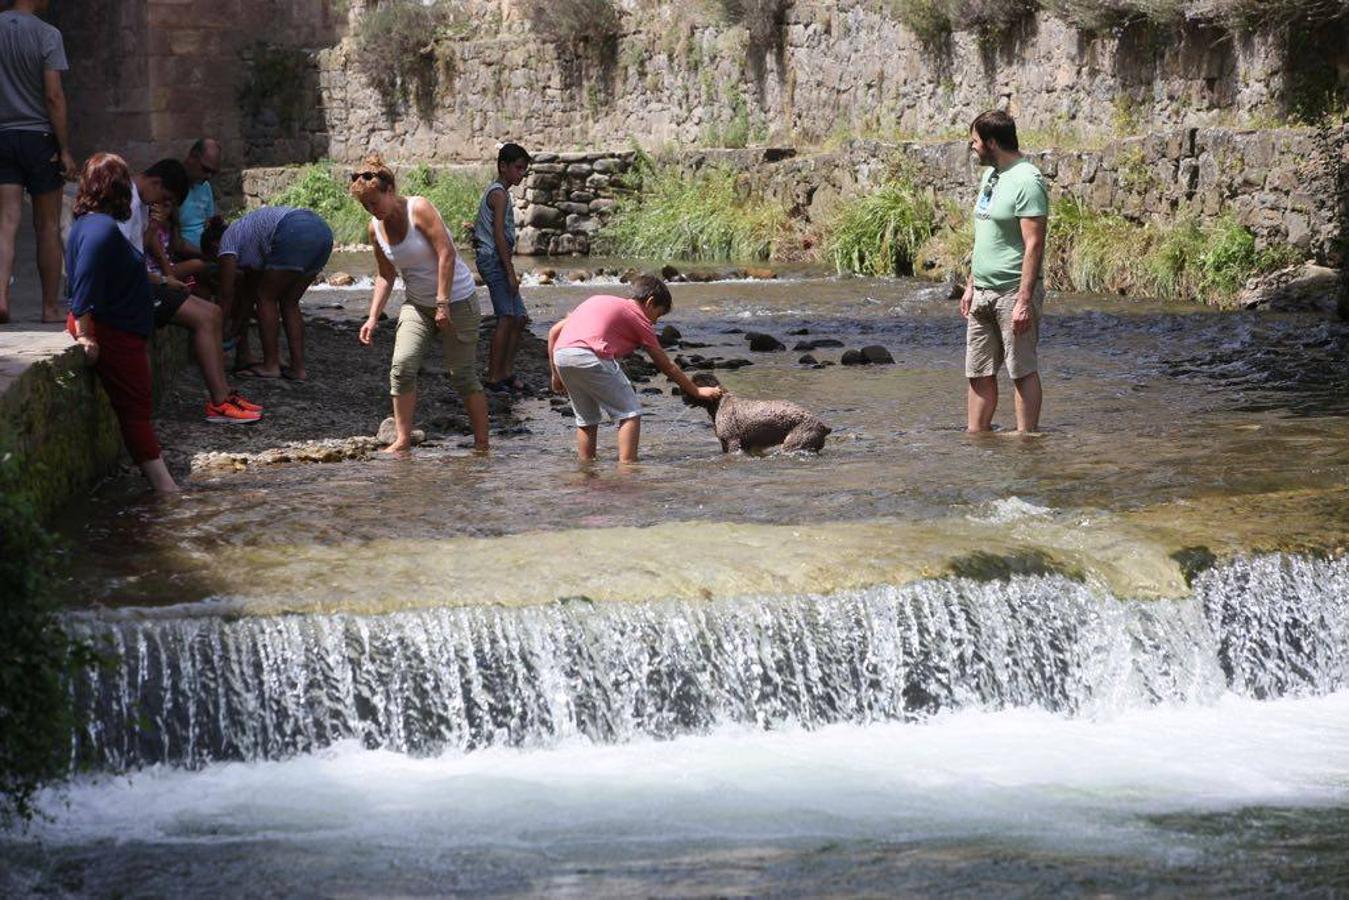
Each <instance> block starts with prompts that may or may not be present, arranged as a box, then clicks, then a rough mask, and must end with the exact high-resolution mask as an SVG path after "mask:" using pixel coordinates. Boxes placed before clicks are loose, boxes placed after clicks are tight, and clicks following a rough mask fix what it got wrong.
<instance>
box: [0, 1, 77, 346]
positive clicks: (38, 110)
mask: <svg viewBox="0 0 1349 900" xmlns="http://www.w3.org/2000/svg"><path fill="white" fill-rule="evenodd" d="M46 9H47V0H15V2H14V5H13V8H11V9H10V10H9V11H8V12H0V324H3V323H5V322H8V321H9V287H10V284H9V282H10V276H11V275H12V274H13V272H14V244H15V241H16V239H17V238H18V231H19V219H20V218H21V216H22V215H23V193H24V191H27V192H28V193H29V195H30V196H31V197H32V198H33V228H34V230H35V231H36V232H37V267H38V277H39V279H40V280H41V281H42V321H44V322H54V321H59V320H60V309H59V307H58V305H57V291H58V290H59V289H60V286H61V184H62V182H63V181H64V179H65V178H74V177H75V176H76V175H77V174H78V171H77V167H76V165H75V159H74V157H72V156H71V155H70V140H69V134H68V132H67V129H66V96H65V93H64V92H63V91H62V90H61V73H62V72H63V71H65V70H66V68H67V65H66V51H65V46H64V44H63V43H62V41H61V32H59V31H57V30H56V29H55V28H53V27H52V26H51V25H48V24H47V23H46V22H43V21H42V20H41V19H39V18H38V17H37V13H39V12H44V11H46Z"/></svg>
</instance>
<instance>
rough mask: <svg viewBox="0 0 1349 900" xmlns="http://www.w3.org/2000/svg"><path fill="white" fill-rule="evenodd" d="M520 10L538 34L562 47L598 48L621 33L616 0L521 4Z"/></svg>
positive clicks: (525, 1) (539, 0)
mask: <svg viewBox="0 0 1349 900" xmlns="http://www.w3.org/2000/svg"><path fill="white" fill-rule="evenodd" d="M518 6H519V9H520V10H521V12H523V13H524V15H525V18H526V19H528V20H529V24H530V27H531V28H533V29H534V32H535V33H536V34H538V35H541V36H543V37H545V38H547V39H549V40H551V41H554V42H557V43H561V44H566V45H571V44H577V43H587V44H588V43H591V42H594V43H597V44H598V43H601V42H604V41H608V40H612V39H613V38H616V37H617V36H618V34H619V31H620V30H621V24H620V20H619V17H618V7H616V6H614V2H613V0H519V2H518Z"/></svg>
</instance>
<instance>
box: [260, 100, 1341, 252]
mask: <svg viewBox="0 0 1349 900" xmlns="http://www.w3.org/2000/svg"><path fill="white" fill-rule="evenodd" d="M1029 155H1030V157H1031V159H1032V160H1033V161H1034V162H1035V163H1036V165H1038V166H1039V167H1040V169H1041V171H1043V172H1044V174H1045V176H1046V178H1047V179H1048V180H1049V182H1050V185H1051V193H1052V195H1053V196H1054V197H1077V198H1079V199H1081V200H1083V201H1084V202H1085V203H1086V204H1088V205H1089V206H1090V207H1091V208H1092V209H1095V210H1102V211H1110V212H1115V213H1118V214H1120V215H1123V216H1124V217H1125V218H1128V219H1131V220H1133V221H1137V222H1144V221H1147V220H1150V219H1162V220H1167V219H1174V218H1176V217H1178V216H1182V215H1187V214H1193V215H1197V216H1201V217H1213V216H1218V215H1222V214H1225V213H1231V214H1232V215H1233V216H1234V217H1235V218H1236V220H1237V221H1238V222H1239V223H1240V224H1242V225H1245V226H1246V227H1248V228H1250V229H1251V231H1252V232H1254V234H1255V235H1256V237H1257V239H1258V240H1259V242H1260V243H1262V244H1285V243H1286V244H1291V245H1292V246H1294V247H1297V248H1298V249H1300V250H1303V251H1304V252H1306V253H1307V254H1308V255H1309V256H1312V257H1315V258H1316V259H1318V260H1320V261H1321V262H1328V263H1331V264H1334V265H1343V263H1344V254H1345V252H1346V241H1349V228H1347V227H1346V222H1347V221H1349V125H1345V126H1341V127H1340V128H1338V129H1337V130H1332V131H1317V130H1313V129H1283V130H1274V131H1246V132H1242V131H1229V130H1225V129H1218V128H1176V129H1172V130H1169V131H1162V132H1157V133H1154V134H1149V135H1145V136H1141V137H1134V138H1127V139H1124V140H1120V141H1114V142H1110V143H1109V144H1107V145H1106V146H1105V147H1104V148H1102V149H1098V150H1042V151H1038V152H1036V151H1032V152H1031V153H1030V154H1029ZM635 157H636V153H635V151H624V152H597V153H556V154H554V153H540V154H538V155H537V156H536V157H535V164H534V166H533V167H532V169H531V171H530V174H529V176H528V177H527V179H526V181H525V183H524V184H523V185H521V187H520V188H519V189H517V190H516V191H515V208H516V221H517V222H518V223H519V224H520V226H521V229H520V241H519V247H518V249H519V251H520V253H522V254H526V255H535V254H537V255H544V254H551V255H566V254H572V253H580V254H584V253H587V252H589V250H590V247H591V242H592V240H593V238H594V235H595V234H596V232H597V231H598V230H599V229H600V228H601V227H603V225H604V224H605V223H606V222H607V221H608V218H609V216H610V214H611V213H612V211H613V209H614V208H615V207H616V206H617V204H618V202H619V201H620V200H621V199H623V198H624V197H625V196H628V195H630V194H631V192H632V186H633V185H634V184H636V183H637V182H636V179H635V178H634V177H633V171H632V169H633V166H634V165H635V163H636V160H635ZM667 161H668V164H670V165H674V166H677V167H679V168H681V169H683V170H685V171H688V172H696V171H697V170H699V169H702V168H706V167H709V166H717V167H722V168H728V169H731V170H733V171H735V172H738V173H740V177H741V178H742V179H743V184H744V190H745V192H746V194H750V195H755V196H760V197H766V198H767V199H769V200H772V201H774V202H777V203H780V204H782V206H783V207H785V208H786V209H787V210H789V212H790V214H791V216H792V218H793V219H794V220H795V222H796V223H797V224H798V226H799V227H800V228H801V229H802V230H803V231H811V230H816V229H818V228H820V227H822V226H823V225H824V224H825V223H826V222H827V220H828V218H829V216H830V215H831V214H832V213H833V211H834V209H835V207H836V206H837V204H838V203H839V202H840V201H841V200H843V199H845V198H848V197H853V196H856V195H858V194H861V193H865V192H866V191H869V190H874V189H875V188H877V187H879V186H880V185H881V184H882V183H883V182H884V181H885V179H886V178H888V177H889V176H890V174H891V173H892V172H893V171H894V170H895V168H896V165H897V164H898V165H901V166H903V167H905V168H907V169H909V170H910V171H914V172H916V173H918V177H919V178H920V180H921V181H922V182H923V183H924V184H925V185H926V186H927V187H928V189H929V190H930V191H931V192H932V193H933V195H934V196H937V197H941V198H948V199H951V200H953V201H955V202H956V203H957V205H958V206H960V207H961V208H964V207H967V206H969V205H970V204H971V203H972V202H973V199H974V197H973V195H974V190H975V186H976V184H977V181H978V171H977V167H976V164H975V162H974V159H973V157H972V156H971V155H970V153H969V148H968V146H967V144H966V142H964V141H945V142H937V143H930V142H929V143H919V142H907V143H887V142H882V141H867V140H859V141H851V142H848V143H847V144H846V145H845V146H843V147H841V148H840V149H838V150H834V151H829V152H823V153H798V152H797V151H795V150H792V149H788V148H756V149H745V150H691V151H684V152H680V153H677V154H673V155H670V156H668V157H667ZM296 174H297V170H296V169H294V168H289V169H286V168H279V169H278V168H271V169H258V170H250V171H247V172H245V173H244V185H245V192H246V194H247V196H248V198H249V201H250V204H251V205H256V204H257V203H260V202H262V200H263V199H265V198H266V197H268V196H270V195H272V194H273V193H275V192H277V191H279V190H281V189H282V188H283V187H285V186H286V185H287V184H289V183H290V182H291V180H293V179H294V178H295V177H296Z"/></svg>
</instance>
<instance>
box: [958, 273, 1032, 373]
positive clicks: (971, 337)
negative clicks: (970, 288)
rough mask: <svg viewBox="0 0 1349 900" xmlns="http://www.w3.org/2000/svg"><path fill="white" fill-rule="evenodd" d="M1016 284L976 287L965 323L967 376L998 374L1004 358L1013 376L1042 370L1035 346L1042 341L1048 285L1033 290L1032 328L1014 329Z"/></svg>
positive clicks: (1008, 370) (1008, 371)
mask: <svg viewBox="0 0 1349 900" xmlns="http://www.w3.org/2000/svg"><path fill="white" fill-rule="evenodd" d="M1016 293H1017V290H1016V288H1013V289H1012V290H1010V291H1003V292H998V291H990V290H985V289H983V288H975V289H974V300H973V301H972V302H971V303H970V317H969V318H968V319H966V320H965V321H966V325H965V377H966V378H985V377H987V376H989V375H996V374H998V369H1000V368H1002V364H1003V362H1004V361H1006V363H1007V374H1009V375H1011V376H1012V378H1013V379H1017V378H1025V377H1026V376H1027V375H1031V374H1034V373H1035V372H1038V371H1039V370H1040V361H1039V359H1038V358H1037V357H1036V353H1035V348H1036V345H1037V344H1039V342H1040V313H1041V311H1042V310H1043V309H1044V305H1045V289H1044V285H1043V284H1037V285H1036V286H1035V291H1034V292H1033V293H1032V294H1031V302H1030V311H1031V320H1030V321H1031V325H1030V328H1028V329H1026V330H1025V331H1023V332H1022V333H1021V334H1013V333H1012V307H1013V306H1014V305H1016Z"/></svg>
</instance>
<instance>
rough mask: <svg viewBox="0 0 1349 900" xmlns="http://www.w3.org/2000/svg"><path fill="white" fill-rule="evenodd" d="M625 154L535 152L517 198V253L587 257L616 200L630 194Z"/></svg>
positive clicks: (630, 161) (628, 158) (628, 159)
mask: <svg viewBox="0 0 1349 900" xmlns="http://www.w3.org/2000/svg"><path fill="white" fill-rule="evenodd" d="M633 156H634V154H633V153H631V152H628V153H540V154H538V155H536V156H535V157H534V162H533V164H532V165H531V166H530V169H529V175H528V176H526V178H525V183H524V184H523V185H521V190H520V191H518V192H517V193H519V194H520V197H519V198H518V199H517V200H516V203H515V206H516V223H517V224H518V225H519V227H520V231H519V241H518V243H517V245H516V250H517V251H518V252H519V253H521V254H524V255H526V256H532V255H544V254H547V255H550V256H562V255H566V254H571V253H582V254H584V253H589V252H590V242H591V240H592V239H593V238H594V237H595V235H596V233H598V232H599V230H600V228H602V227H603V226H604V224H605V223H606V222H608V220H609V216H610V214H611V213H612V212H613V210H614V207H615V206H617V205H618V199H619V198H620V197H622V196H624V195H626V194H630V193H632V191H631V188H630V187H629V182H628V181H627V180H625V176H626V175H627V173H628V172H629V171H630V169H631V167H632V164H633Z"/></svg>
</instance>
